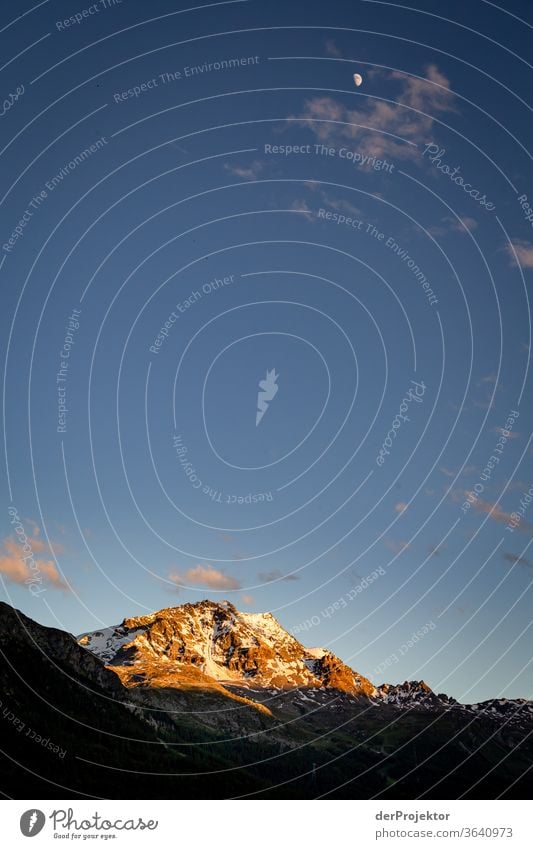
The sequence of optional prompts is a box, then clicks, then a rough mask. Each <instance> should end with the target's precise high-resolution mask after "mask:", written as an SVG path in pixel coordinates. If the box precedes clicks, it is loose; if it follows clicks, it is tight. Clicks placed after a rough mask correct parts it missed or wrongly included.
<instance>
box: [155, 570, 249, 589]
mask: <svg viewBox="0 0 533 849" xmlns="http://www.w3.org/2000/svg"><path fill="white" fill-rule="evenodd" d="M169 578H170V580H171V581H172V582H173V583H174V584H177V586H181V587H184V586H190V585H191V584H195V585H197V586H200V587H207V588H208V589H210V590H238V589H240V587H241V584H240V581H238V580H237V578H234V577H232V576H231V575H226V574H225V573H224V572H221V571H220V570H219V569H215V568H214V567H213V566H211V565H210V564H209V563H206V564H205V565H204V564H202V563H198V564H197V565H196V566H191V567H190V569H187V571H186V572H185V573H184V574H183V575H181V574H180V573H179V572H173V573H171V574H170V575H169Z"/></svg>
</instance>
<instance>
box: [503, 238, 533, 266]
mask: <svg viewBox="0 0 533 849" xmlns="http://www.w3.org/2000/svg"><path fill="white" fill-rule="evenodd" d="M506 247H507V253H508V254H509V257H510V260H511V265H521V266H522V268H533V244H531V242H525V241H524V240H523V239H517V240H516V241H514V242H513V243H512V244H511V245H509V244H507V246H506Z"/></svg>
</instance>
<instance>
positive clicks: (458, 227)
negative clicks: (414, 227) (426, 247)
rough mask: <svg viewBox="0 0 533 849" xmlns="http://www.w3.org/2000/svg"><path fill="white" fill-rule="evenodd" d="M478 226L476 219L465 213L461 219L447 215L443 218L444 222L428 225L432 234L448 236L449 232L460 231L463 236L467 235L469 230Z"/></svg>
mask: <svg viewBox="0 0 533 849" xmlns="http://www.w3.org/2000/svg"><path fill="white" fill-rule="evenodd" d="M477 226H478V223H477V221H476V219H475V218H470V216H469V215H463V216H462V217H461V218H459V219H457V218H454V217H453V216H451V215H445V216H444V217H443V218H442V223H441V224H435V225H433V226H431V227H428V232H429V233H431V235H432V236H447V235H448V233H460V234H461V235H462V236H466V235H467V234H468V232H469V231H470V232H472V231H473V230H475V229H476V228H477Z"/></svg>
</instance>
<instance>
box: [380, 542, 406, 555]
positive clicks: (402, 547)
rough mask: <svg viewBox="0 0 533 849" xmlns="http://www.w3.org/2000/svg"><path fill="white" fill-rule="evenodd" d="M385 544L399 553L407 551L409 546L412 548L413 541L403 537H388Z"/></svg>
mask: <svg viewBox="0 0 533 849" xmlns="http://www.w3.org/2000/svg"><path fill="white" fill-rule="evenodd" d="M385 545H386V546H387V548H389V549H390V550H391V551H394V553H395V554H398V553H399V552H400V551H406V550H407V549H408V548H412V545H411V543H410V542H407V541H406V540H403V539H386V540H385Z"/></svg>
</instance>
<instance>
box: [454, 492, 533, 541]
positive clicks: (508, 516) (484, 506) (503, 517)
mask: <svg viewBox="0 0 533 849" xmlns="http://www.w3.org/2000/svg"><path fill="white" fill-rule="evenodd" d="M464 495H465V497H466V496H467V495H468V492H466V491H465V493H464ZM472 507H473V509H474V510H476V511H477V512H478V513H486V514H487V515H488V516H489V518H490V519H492V520H493V521H494V522H501V523H502V524H504V525H508V524H509V522H511V521H513V514H512V513H506V512H505V510H502V508H501V507H500V505H499V504H492V503H491V502H490V501H484V500H483V499H482V498H478V499H477V501H474V502H473V503H472ZM518 528H519V530H521V531H526V532H531V531H533V525H528V524H527V523H526V522H521V523H520V525H519V526H518Z"/></svg>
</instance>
